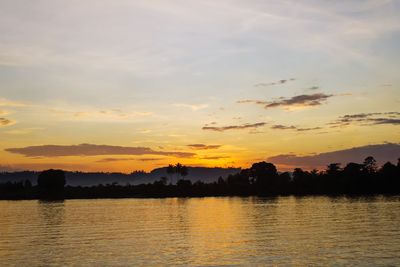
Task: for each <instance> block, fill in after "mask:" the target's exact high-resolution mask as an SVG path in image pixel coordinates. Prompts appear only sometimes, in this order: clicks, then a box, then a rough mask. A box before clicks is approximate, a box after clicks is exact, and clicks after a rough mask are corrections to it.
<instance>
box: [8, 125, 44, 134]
mask: <svg viewBox="0 0 400 267" xmlns="http://www.w3.org/2000/svg"><path fill="white" fill-rule="evenodd" d="M42 129H43V128H40V127H32V128H20V129H12V130H8V131H5V133H6V134H11V135H25V134H31V133H32V132H34V131H37V130H42Z"/></svg>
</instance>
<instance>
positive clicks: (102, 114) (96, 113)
mask: <svg viewBox="0 0 400 267" xmlns="http://www.w3.org/2000/svg"><path fill="white" fill-rule="evenodd" d="M48 111H49V112H50V113H52V114H54V115H56V116H59V117H61V119H63V120H77V121H102V120H111V121H118V120H122V121H123V120H129V119H134V118H138V117H149V116H152V115H153V113H152V112H146V111H124V110H121V109H102V110H93V109H88V110H81V111H72V110H64V109H58V108H49V109H48ZM60 115H61V116H60Z"/></svg>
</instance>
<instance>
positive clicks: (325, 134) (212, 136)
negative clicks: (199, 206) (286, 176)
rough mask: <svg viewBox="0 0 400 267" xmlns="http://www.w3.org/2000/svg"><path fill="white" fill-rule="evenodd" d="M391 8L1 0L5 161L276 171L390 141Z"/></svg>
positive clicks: (396, 82)
mask: <svg viewBox="0 0 400 267" xmlns="http://www.w3.org/2000/svg"><path fill="white" fill-rule="evenodd" d="M399 14H400V1H395V0H394V1H390V0H375V1H373V0H369V1H368V0H366V1H358V0H357V1H298V0H292V1H285V0H282V1H239V0H238V1H228V0H219V1H215V0H213V1H211V0H210V1H209V0H204V1H190V0H189V1H188V0H182V1H151V0H148V1H147V0H146V1H131V0H129V1H128V0H126V1H125V0H113V1H112V0H100V1H99V0H85V1H75V0H70V1H62V0H38V1H29V0H1V1H0V140H1V141H0V170H17V169H18V170H20V169H31V170H42V169H46V168H63V169H66V170H84V171H121V172H131V171H133V170H138V169H143V170H147V171H148V170H151V169H153V168H157V167H160V166H165V165H167V164H169V163H176V162H181V163H183V164H186V165H190V166H219V167H228V166H234V167H248V166H249V165H250V164H251V163H253V162H256V161H262V160H268V159H270V161H273V159H275V160H276V161H275V162H274V161H273V162H274V163H276V164H277V165H278V167H279V168H281V169H282V170H283V169H291V168H292V167H293V166H292V164H291V163H290V162H285V160H282V159H284V158H285V156H287V155H291V157H295V155H296V156H297V157H301V156H310V155H311V156H312V155H314V154H319V153H325V152H332V151H338V150H345V149H349V148H353V147H365V146H370V145H382V144H398V143H399V142H400V128H399V126H400V75H399V70H400V63H399V62H400V51H399V48H400V16H399ZM374 148H380V146H374ZM397 149H398V148H397ZM399 156H400V155H399ZM393 160H397V158H394V159H393ZM394 163H395V162H394ZM311 165H314V166H315V167H319V165H320V163H319V162H317V161H315V164H308V167H314V166H311ZM304 167H306V166H304Z"/></svg>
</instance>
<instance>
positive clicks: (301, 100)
mask: <svg viewBox="0 0 400 267" xmlns="http://www.w3.org/2000/svg"><path fill="white" fill-rule="evenodd" d="M332 96H334V95H327V94H322V93H317V94H310V95H307V94H303V95H297V96H293V97H290V98H285V97H281V98H279V99H278V100H275V101H263V100H239V101H237V103H239V104H243V103H254V104H257V105H263V106H264V108H265V109H269V108H277V107H283V108H289V107H313V106H319V105H322V104H323V103H324V102H325V101H326V100H327V99H328V98H330V97H332Z"/></svg>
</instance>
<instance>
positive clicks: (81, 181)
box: [0, 167, 240, 186]
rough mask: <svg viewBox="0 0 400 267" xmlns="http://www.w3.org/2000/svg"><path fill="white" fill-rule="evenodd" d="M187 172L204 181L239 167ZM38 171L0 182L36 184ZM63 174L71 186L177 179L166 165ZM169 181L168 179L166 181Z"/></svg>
mask: <svg viewBox="0 0 400 267" xmlns="http://www.w3.org/2000/svg"><path fill="white" fill-rule="evenodd" d="M188 171H189V174H188V176H186V177H185V179H188V180H191V181H192V182H196V181H199V180H200V181H203V182H206V183H210V182H214V181H217V180H218V177H220V176H222V177H223V178H225V177H227V176H228V175H230V174H235V173H238V172H239V171H240V168H205V167H188ZM38 174H39V172H34V171H21V172H3V173H0V183H5V182H18V181H25V180H29V181H31V183H32V184H34V185H35V184H36V180H37V176H38ZM65 176H66V179H67V185H71V186H92V185H98V184H104V185H106V184H112V183H118V184H120V185H126V184H132V185H137V184H146V183H153V182H154V181H156V180H159V179H160V178H161V177H163V176H165V177H167V178H168V179H170V178H172V180H173V183H176V180H177V179H179V176H177V175H172V176H170V175H168V174H167V167H163V168H157V169H154V170H152V171H151V172H149V173H147V172H133V173H131V174H125V173H104V172H70V171H66V172H65ZM168 182H169V181H168Z"/></svg>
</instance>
